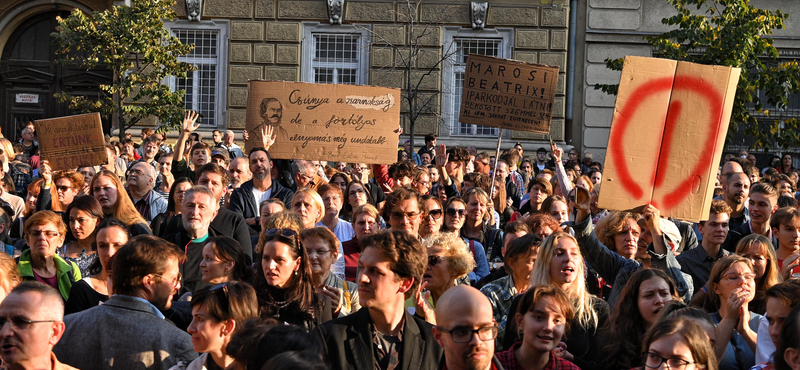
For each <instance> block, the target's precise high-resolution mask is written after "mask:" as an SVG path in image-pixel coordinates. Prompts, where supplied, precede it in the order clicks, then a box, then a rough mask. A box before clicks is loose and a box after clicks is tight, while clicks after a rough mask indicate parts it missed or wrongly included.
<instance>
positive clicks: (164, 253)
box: [111, 235, 183, 296]
mask: <svg viewBox="0 0 800 370" xmlns="http://www.w3.org/2000/svg"><path fill="white" fill-rule="evenodd" d="M171 258H175V259H177V260H178V261H181V260H182V259H183V251H181V250H180V249H178V247H177V246H175V244H172V243H170V242H168V241H166V240H164V239H161V238H159V237H156V236H152V235H139V236H137V237H135V238H133V239H131V240H130V241H128V244H126V245H125V248H122V249H120V250H119V251H117V253H116V254H115V255H114V262H113V263H112V266H113V267H112V269H111V270H112V271H114V273H113V274H111V281H112V283H113V284H114V293H116V294H122V295H131V296H136V295H137V294H138V291H139V290H140V289H142V284H143V282H142V279H143V278H144V277H145V276H147V275H150V274H159V273H162V272H164V270H166V268H167V261H169V260H170V259H171Z"/></svg>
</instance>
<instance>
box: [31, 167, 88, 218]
mask: <svg viewBox="0 0 800 370" xmlns="http://www.w3.org/2000/svg"><path fill="white" fill-rule="evenodd" d="M39 173H40V174H41V176H42V178H43V179H44V183H42V190H41V191H40V192H39V199H38V201H37V202H36V210H37V211H41V210H45V209H46V210H51V211H54V212H64V211H65V210H66V209H67V207H69V205H70V203H72V200H73V199H75V197H76V196H77V195H78V194H79V193H80V192H81V191H82V190H83V175H81V174H80V173H78V172H75V171H55V172H53V171H52V170H51V169H50V165H49V163H48V161H43V162H42V164H41V165H40V166H39ZM54 199H55V200H54Z"/></svg>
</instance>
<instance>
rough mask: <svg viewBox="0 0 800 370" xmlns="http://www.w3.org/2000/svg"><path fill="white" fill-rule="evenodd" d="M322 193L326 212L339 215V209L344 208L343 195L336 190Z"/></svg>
mask: <svg viewBox="0 0 800 370" xmlns="http://www.w3.org/2000/svg"><path fill="white" fill-rule="evenodd" d="M320 195H322V204H323V205H324V206H325V214H329V215H337V216H338V215H339V211H341V210H342V195H341V194H339V193H337V192H335V191H329V192H327V193H325V194H320Z"/></svg>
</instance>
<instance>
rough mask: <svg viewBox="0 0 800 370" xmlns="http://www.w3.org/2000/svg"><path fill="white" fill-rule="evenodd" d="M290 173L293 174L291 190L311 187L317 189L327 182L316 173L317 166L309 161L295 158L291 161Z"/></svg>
mask: <svg viewBox="0 0 800 370" xmlns="http://www.w3.org/2000/svg"><path fill="white" fill-rule="evenodd" d="M292 173H293V174H294V189H292V190H293V191H297V190H298V189H302V188H311V189H314V191H317V189H319V187H320V186H322V185H323V184H327V182H325V180H323V179H322V178H321V177H319V175H317V168H316V166H314V164H313V163H311V161H305V160H300V159H298V160H295V161H294V162H292Z"/></svg>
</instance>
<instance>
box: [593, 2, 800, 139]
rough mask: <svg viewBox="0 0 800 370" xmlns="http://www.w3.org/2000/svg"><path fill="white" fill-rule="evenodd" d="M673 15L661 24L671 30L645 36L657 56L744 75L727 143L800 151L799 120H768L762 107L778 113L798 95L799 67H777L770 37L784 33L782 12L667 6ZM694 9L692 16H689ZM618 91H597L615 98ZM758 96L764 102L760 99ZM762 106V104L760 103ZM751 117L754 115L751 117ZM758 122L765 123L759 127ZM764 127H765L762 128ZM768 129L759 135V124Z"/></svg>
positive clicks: (618, 65) (726, 5) (742, 5)
mask: <svg viewBox="0 0 800 370" xmlns="http://www.w3.org/2000/svg"><path fill="white" fill-rule="evenodd" d="M669 2H670V3H671V4H672V5H673V6H674V7H675V9H676V10H677V14H675V15H673V16H671V17H668V18H664V19H662V21H661V22H662V23H664V24H666V25H670V26H676V28H675V29H673V30H671V31H669V32H665V33H662V34H660V35H656V36H645V37H644V39H645V40H646V41H647V42H649V43H650V44H651V45H653V47H654V48H655V50H656V56H658V57H661V58H668V59H674V60H681V61H689V62H694V63H699V64H707V65H724V66H729V67H739V68H741V69H742V74H741V77H740V79H739V85H738V88H737V90H736V98H735V100H734V105H733V112H732V114H731V122H730V128H729V129H728V137H727V141H726V142H727V143H730V141H731V139H732V135H733V134H734V133H736V132H738V131H740V130H744V131H743V132H744V133H745V135H746V136H749V137H751V138H753V139H754V143H753V144H752V147H753V148H764V149H772V148H788V147H791V146H797V145H800V122H799V121H798V119H797V117H791V118H786V119H782V120H778V119H771V122H769V121H770V119H769V115H770V112H769V110H768V109H765V108H764V107H765V103H766V104H768V105H769V106H775V107H778V108H779V109H782V108H785V107H786V106H787V105H788V97H789V95H791V94H795V93H797V92H798V91H800V67H798V63H797V61H796V60H794V61H791V62H783V63H781V62H780V61H779V59H778V49H777V48H776V47H775V46H774V45H773V40H772V38H771V37H770V36H771V35H772V31H773V30H780V29H783V28H784V21H785V20H786V18H787V17H788V16H789V15H788V14H786V13H783V12H781V11H780V10H776V11H771V10H764V9H758V8H756V7H754V6H753V5H751V4H750V0H716V1H714V0H711V1H709V0H669ZM692 8H694V11H693V10H692ZM606 66H607V67H608V68H610V69H613V70H617V71H620V70H622V59H616V60H606ZM617 87H618V85H596V86H595V89H602V90H603V91H604V92H606V93H609V94H616V92H617ZM759 94H762V95H763V96H759ZM764 100H766V102H765V101H764ZM754 113H755V114H754ZM758 116H762V117H764V118H766V119H765V120H764V121H762V127H759V120H758ZM765 121H766V122H765ZM764 123H766V124H768V126H769V129H768V130H765V129H763V124H764Z"/></svg>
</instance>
